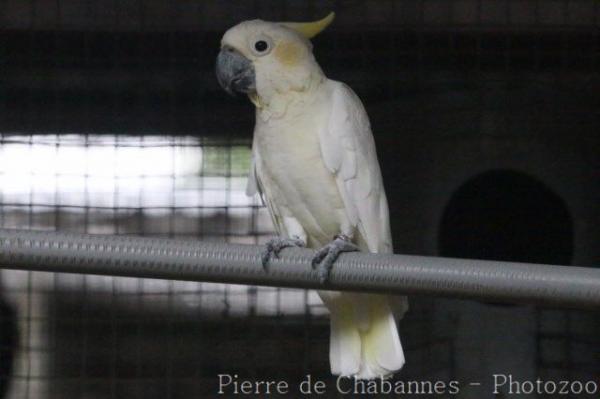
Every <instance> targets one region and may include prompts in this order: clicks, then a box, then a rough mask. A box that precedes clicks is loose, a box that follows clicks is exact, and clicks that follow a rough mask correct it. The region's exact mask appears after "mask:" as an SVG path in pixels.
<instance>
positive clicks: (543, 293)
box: [0, 229, 600, 308]
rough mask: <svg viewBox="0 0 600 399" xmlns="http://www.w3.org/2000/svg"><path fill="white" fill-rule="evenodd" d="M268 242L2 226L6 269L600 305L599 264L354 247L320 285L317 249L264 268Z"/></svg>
mask: <svg viewBox="0 0 600 399" xmlns="http://www.w3.org/2000/svg"><path fill="white" fill-rule="evenodd" d="M262 249H263V248H262V247H261V246H256V245H232V244H223V243H212V242H211V243H207V242H202V241H193V240H181V239H177V240H176V239H160V238H147V237H133V236H128V237H123V236H109V235H85V234H68V233H57V232H39V231H22V230H13V229H0V267H3V268H9V269H22V270H35V271H44V272H61V273H83V274H96V275H113V276H127V277H142V278H161V279H171V280H189V281H212V282H221V283H233V284H254V285H267V286H285V287H295V288H313V289H328V290H329V289H331V290H340V291H360V292H376V293H386V294H413V295H414V294H417V295H431V296H444V297H457V298H471V299H479V300H485V301H496V302H509V303H533V304H539V305H556V306H564V307H581V308H598V307H600V269H593V268H584V267H574V266H554V265H540V264H528V263H516V262H499V261H480V260H466V259H451V258H437V257H425V256H407V255H392V254H366V253H348V254H343V255H342V256H340V258H339V259H338V261H337V263H336V265H335V267H334V269H333V271H332V273H331V276H330V280H329V281H328V282H327V283H326V284H325V285H324V284H322V283H320V282H319V277H318V275H317V272H316V271H314V270H312V268H311V267H310V261H311V256H312V254H313V251H311V250H309V249H289V250H286V251H285V253H283V254H281V256H280V257H279V258H277V259H273V261H272V262H271V263H270V264H269V266H268V268H267V270H265V269H264V268H263V267H262V264H261V260H260V259H261V251H262Z"/></svg>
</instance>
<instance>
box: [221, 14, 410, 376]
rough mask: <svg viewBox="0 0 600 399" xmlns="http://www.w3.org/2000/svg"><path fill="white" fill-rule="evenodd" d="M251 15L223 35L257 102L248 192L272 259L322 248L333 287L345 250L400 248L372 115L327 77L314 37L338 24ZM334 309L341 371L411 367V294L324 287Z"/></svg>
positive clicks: (228, 73) (381, 372)
mask: <svg viewBox="0 0 600 399" xmlns="http://www.w3.org/2000/svg"><path fill="white" fill-rule="evenodd" d="M333 17H334V14H333V13H331V14H329V15H328V16H327V17H325V18H324V19H322V20H319V21H316V22H309V23H298V22H268V21H262V20H252V21H245V22H242V23H240V24H238V25H236V26H234V27H232V28H231V29H229V30H228V31H227V32H226V33H225V35H224V36H223V38H222V40H221V51H220V53H219V55H218V57H217V63H216V73H217V78H218V81H219V83H220V85H221V86H222V87H223V88H224V89H225V90H226V91H227V92H229V93H231V94H233V93H234V92H239V93H245V94H246V95H248V97H249V99H250V100H251V101H252V103H254V105H255V106H256V125H255V128H254V139H253V142H252V165H251V169H250V174H249V178H248V186H247V194H248V195H251V196H252V195H254V194H256V193H258V194H260V195H261V197H262V199H263V201H264V203H265V204H266V206H267V208H268V209H269V213H270V215H271V217H272V219H273V223H274V225H275V229H276V231H277V233H278V237H277V238H275V239H272V240H270V241H269V242H268V243H267V245H266V249H265V251H264V255H263V265H264V266H266V265H267V263H268V261H269V259H270V258H271V257H272V256H277V255H278V253H279V251H281V250H282V249H283V248H286V247H290V246H306V247H309V248H316V249H318V251H317V253H316V255H315V257H314V259H313V262H312V264H313V268H315V269H317V271H318V274H319V276H320V280H321V282H322V284H323V285H324V287H326V284H327V279H328V277H329V273H330V270H331V267H332V265H333V264H334V262H335V260H336V259H337V257H338V255H339V254H340V253H341V252H346V251H355V250H362V251H369V252H379V253H391V252H392V251H393V250H392V238H391V234H390V227H389V211H388V204H387V199H386V196H385V191H384V187H383V182H382V177H381V171H380V168H379V163H378V161H377V154H376V152H375V143H374V140H373V135H372V133H371V127H370V123H369V119H368V116H367V114H366V111H365V109H364V107H363V105H362V103H361V101H360V99H359V98H358V97H357V96H356V94H354V92H353V91H352V89H350V88H349V87H348V86H346V85H345V84H343V83H341V82H337V81H334V80H331V79H328V78H327V77H326V76H325V74H324V73H323V71H322V70H321V68H320V67H319V64H318V63H317V61H316V60H315V57H314V55H313V53H312V44H311V42H310V39H311V38H312V37H314V36H315V35H317V34H318V33H320V32H321V31H322V30H324V29H325V28H326V27H327V26H328V25H329V24H330V23H331V22H332V20H333ZM318 293H319V296H320V297H321V299H322V300H323V302H324V304H325V305H326V307H327V308H328V310H329V312H330V318H331V335H330V351H329V359H330V364H331V372H332V374H334V375H340V376H349V377H355V378H359V379H372V378H379V377H382V378H387V377H389V376H391V375H392V374H393V373H394V372H396V371H397V370H399V369H400V368H402V366H403V365H404V353H403V350H402V345H401V343H400V337H399V334H398V330H397V326H396V317H402V315H403V314H404V312H405V311H406V309H407V307H408V306H407V300H406V298H405V297H388V296H382V295H375V294H357V293H340V292H334V291H327V290H323V291H319V292H318Z"/></svg>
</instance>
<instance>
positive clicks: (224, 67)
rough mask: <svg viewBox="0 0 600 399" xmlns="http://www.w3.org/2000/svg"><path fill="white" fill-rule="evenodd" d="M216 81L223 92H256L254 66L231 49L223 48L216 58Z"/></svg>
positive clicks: (232, 93)
mask: <svg viewBox="0 0 600 399" xmlns="http://www.w3.org/2000/svg"><path fill="white" fill-rule="evenodd" d="M215 71H216V73H217V80H218V81H219V84H220V85H221V87H222V88H223V89H225V91H226V92H227V93H229V94H231V95H234V92H238V93H250V92H253V91H256V81H255V76H254V66H253V65H252V62H250V60H248V59H247V58H246V57H244V56H243V55H242V54H240V53H239V52H238V51H236V50H235V49H233V48H231V47H223V48H222V49H221V52H220V53H219V55H218V56H217V64H216V66H215Z"/></svg>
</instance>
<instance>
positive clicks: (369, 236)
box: [320, 80, 393, 253]
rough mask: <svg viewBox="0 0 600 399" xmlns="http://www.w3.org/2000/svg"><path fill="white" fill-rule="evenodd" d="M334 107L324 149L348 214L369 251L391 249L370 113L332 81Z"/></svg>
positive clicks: (323, 139)
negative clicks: (368, 114)
mask: <svg viewBox="0 0 600 399" xmlns="http://www.w3.org/2000/svg"><path fill="white" fill-rule="evenodd" d="M329 84H330V85H331V87H332V101H331V102H332V106H331V107H332V108H331V113H330V117H329V123H328V124H327V126H326V127H325V128H324V129H323V130H322V131H321V132H320V144H321V152H322V154H323V160H324V162H325V165H326V166H327V168H328V169H329V170H330V171H331V172H332V173H333V174H334V175H335V177H336V182H337V185H338V189H339V191H340V194H341V196H342V199H343V201H344V207H345V209H346V214H347V216H348V218H349V220H350V223H351V224H352V225H353V226H356V228H357V229H358V231H359V232H360V234H361V236H362V237H363V238H364V240H365V241H366V243H367V246H368V248H369V251H370V252H383V253H391V252H393V248H392V237H391V233H390V225H389V210H388V204H387V199H386V196H385V190H384V187H383V182H382V178H381V170H380V168H379V162H378V161H377V153H376V151H375V141H374V140H373V134H372V133H371V126H370V123H369V118H368V116H367V113H366V111H365V109H364V107H363V105H362V103H361V101H360V99H359V98H358V97H357V96H356V94H354V92H353V91H352V89H350V88H349V87H348V86H346V85H345V84H343V83H340V82H336V81H331V80H330V81H329Z"/></svg>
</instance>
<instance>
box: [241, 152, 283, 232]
mask: <svg viewBox="0 0 600 399" xmlns="http://www.w3.org/2000/svg"><path fill="white" fill-rule="evenodd" d="M259 159H260V155H259V153H258V149H257V148H256V145H254V144H253V145H252V161H251V164H250V173H249V174H248V183H247V184H246V195H247V196H249V197H252V196H253V195H254V194H258V195H259V196H260V199H261V200H262V202H263V204H265V205H266V206H267V208H268V209H269V215H270V216H271V220H272V221H273V226H274V227H275V231H276V232H277V234H278V235H281V234H282V232H283V228H284V223H283V216H282V214H281V212H280V210H279V208H278V207H277V204H275V203H274V202H273V201H272V200H271V195H270V193H269V192H268V190H266V189H265V187H264V186H263V184H262V183H261V181H260V178H259V173H258V172H257V170H256V169H257V168H258V164H259Z"/></svg>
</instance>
